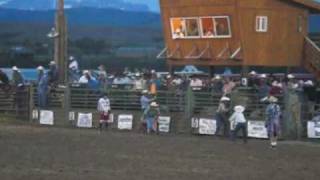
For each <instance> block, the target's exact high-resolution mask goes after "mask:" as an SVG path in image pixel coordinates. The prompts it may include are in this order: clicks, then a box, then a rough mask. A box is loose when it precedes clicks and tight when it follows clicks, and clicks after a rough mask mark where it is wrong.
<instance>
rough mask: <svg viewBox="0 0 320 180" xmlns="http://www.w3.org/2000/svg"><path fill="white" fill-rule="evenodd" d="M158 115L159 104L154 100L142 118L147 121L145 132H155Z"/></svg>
mask: <svg viewBox="0 0 320 180" xmlns="http://www.w3.org/2000/svg"><path fill="white" fill-rule="evenodd" d="M159 116H160V110H159V105H158V104H157V103H156V102H152V103H151V104H150V106H149V107H148V108H147V109H146V110H145V112H144V118H145V119H146V122H147V133H148V134H150V133H151V132H157V129H158V118H159Z"/></svg>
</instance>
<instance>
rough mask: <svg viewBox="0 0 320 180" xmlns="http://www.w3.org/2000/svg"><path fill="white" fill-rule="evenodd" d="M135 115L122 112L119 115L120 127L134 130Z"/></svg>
mask: <svg viewBox="0 0 320 180" xmlns="http://www.w3.org/2000/svg"><path fill="white" fill-rule="evenodd" d="M132 122H133V115H128V114H120V115H119V116H118V129H120V130H132Z"/></svg>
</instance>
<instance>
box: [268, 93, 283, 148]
mask: <svg viewBox="0 0 320 180" xmlns="http://www.w3.org/2000/svg"><path fill="white" fill-rule="evenodd" d="M268 102H269V105H268V106H267V108H266V128H267V130H268V136H269V138H270V144H271V147H272V148H275V147H276V146H277V140H278V136H279V133H280V117H281V109H280V106H279V105H278V104H276V103H277V102H278V99H277V98H276V97H274V96H270V97H269V98H268Z"/></svg>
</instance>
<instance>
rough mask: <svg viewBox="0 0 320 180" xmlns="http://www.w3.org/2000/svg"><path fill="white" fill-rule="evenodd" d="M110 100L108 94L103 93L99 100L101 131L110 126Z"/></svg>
mask: <svg viewBox="0 0 320 180" xmlns="http://www.w3.org/2000/svg"><path fill="white" fill-rule="evenodd" d="M110 110H111V107H110V100H109V98H108V96H107V94H103V95H102V97H101V98H100V99H99V101H98V111H99V113H100V120H99V129H100V131H101V130H102V128H107V127H108V120H109V116H110Z"/></svg>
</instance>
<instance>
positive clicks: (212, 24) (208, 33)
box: [200, 16, 231, 38]
mask: <svg viewBox="0 0 320 180" xmlns="http://www.w3.org/2000/svg"><path fill="white" fill-rule="evenodd" d="M200 20H201V21H200V22H201V29H202V32H201V36H202V37H203V38H228V37H231V28H230V19H229V17H228V16H215V17H202V18H200Z"/></svg>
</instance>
